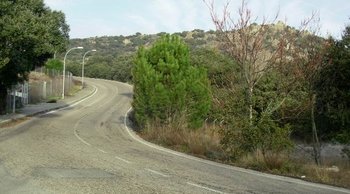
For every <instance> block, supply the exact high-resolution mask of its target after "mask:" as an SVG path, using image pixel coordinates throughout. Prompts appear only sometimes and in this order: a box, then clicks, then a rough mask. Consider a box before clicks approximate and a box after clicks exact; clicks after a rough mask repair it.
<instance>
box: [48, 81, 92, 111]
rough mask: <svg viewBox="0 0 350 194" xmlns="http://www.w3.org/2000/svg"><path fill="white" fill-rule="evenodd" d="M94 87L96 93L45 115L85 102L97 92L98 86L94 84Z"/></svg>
mask: <svg viewBox="0 0 350 194" xmlns="http://www.w3.org/2000/svg"><path fill="white" fill-rule="evenodd" d="M92 87H94V88H95V91H94V93H92V94H90V95H89V96H88V97H86V98H83V99H82V100H79V101H77V102H74V103H73V104H70V105H68V106H66V107H63V108H58V109H57V110H52V111H49V112H47V113H44V114H43V115H48V114H52V113H55V112H58V111H61V110H65V109H67V108H70V107H73V106H76V105H78V104H80V103H82V102H84V101H85V100H87V99H89V98H91V97H92V96H94V95H95V94H96V93H97V91H98V88H96V87H95V86H92Z"/></svg>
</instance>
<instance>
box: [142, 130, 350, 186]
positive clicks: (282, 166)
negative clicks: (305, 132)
mask: <svg viewBox="0 0 350 194" xmlns="http://www.w3.org/2000/svg"><path fill="white" fill-rule="evenodd" d="M140 135H141V136H142V137H143V138H144V139H146V140H148V141H151V142H154V143H156V144H160V145H162V146H165V147H168V148H171V149H174V150H177V151H181V152H185V153H187V154H191V155H195V156H198V157H201V158H207V159H210V160H214V161H218V162H222V163H229V164H231V165H235V166H240V167H243V168H250V169H254V170H258V171H263V172H267V173H272V174H277V175H284V176H289V177H294V178H300V179H304V180H307V181H311V182H318V183H324V184H329V185H335V186H340V187H345V188H349V189H350V162H349V161H346V160H342V161H336V160H328V161H324V165H323V166H317V165H315V164H314V163H312V162H310V161H309V160H306V159H303V158H297V159H295V158H294V159H292V158H290V157H289V154H288V153H278V154H275V153H267V154H265V156H263V154H262V153H261V151H260V150H257V151H256V152H255V153H250V154H246V155H244V156H242V157H241V158H240V159H238V160H236V161H229V160H227V157H226V154H225V151H224V150H223V149H222V147H221V145H220V140H221V137H220V133H219V132H218V130H217V129H215V128H213V127H208V128H201V129H197V130H190V129H186V128H185V127H183V126H175V127H174V126H173V127H169V126H168V127H160V126H156V127H154V126H153V127H147V128H146V129H145V130H143V131H142V132H141V133H140ZM332 166H337V168H339V171H338V172H335V171H334V170H331V169H332V168H331V167H332Z"/></svg>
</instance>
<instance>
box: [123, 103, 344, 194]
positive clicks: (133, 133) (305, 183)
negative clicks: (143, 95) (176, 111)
mask: <svg viewBox="0 0 350 194" xmlns="http://www.w3.org/2000/svg"><path fill="white" fill-rule="evenodd" d="M131 110H132V107H130V108H129V110H128V111H127V112H126V113H125V116H124V126H125V129H126V131H127V132H128V134H129V135H130V136H131V138H132V139H134V140H135V141H138V142H139V143H141V144H144V145H146V146H148V147H151V148H153V149H156V150H159V151H163V152H166V153H169V154H172V155H175V156H179V157H182V158H186V159H189V160H193V161H197V162H201V163H204V164H208V165H212V166H216V167H220V168H225V169H229V170H233V171H237V172H242V173H247V174H251V175H254V176H260V177H264V178H270V179H273V180H279V181H283V182H288V183H294V184H299V185H304V186H310V187H315V188H320V189H327V190H331V191H337V192H342V193H349V194H350V190H348V189H343V188H340V187H334V186H328V185H322V184H317V183H311V182H306V181H304V180H300V179H294V178H289V177H284V176H278V175H273V174H266V173H262V172H258V171H254V170H250V169H243V168H239V167H236V166H230V165H227V164H220V163H216V162H213V161H210V160H204V159H201V158H196V157H194V156H189V155H186V154H184V153H180V152H175V151H173V150H170V149H167V148H163V147H160V146H158V145H155V144H152V143H149V142H147V141H145V140H144V139H142V138H140V137H139V136H137V134H135V132H133V131H131V130H130V129H129V127H128V126H127V124H126V119H127V116H128V114H129V112H130V111H131Z"/></svg>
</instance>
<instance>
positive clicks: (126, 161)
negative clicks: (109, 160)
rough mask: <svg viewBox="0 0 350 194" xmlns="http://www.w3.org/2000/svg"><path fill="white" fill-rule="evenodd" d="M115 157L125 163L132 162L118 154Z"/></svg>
mask: <svg viewBox="0 0 350 194" xmlns="http://www.w3.org/2000/svg"><path fill="white" fill-rule="evenodd" d="M115 158H116V159H118V160H120V161H123V162H125V163H127V164H131V163H132V162H130V161H128V160H125V159H123V158H121V157H118V156H115Z"/></svg>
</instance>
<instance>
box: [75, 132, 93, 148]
mask: <svg viewBox="0 0 350 194" xmlns="http://www.w3.org/2000/svg"><path fill="white" fill-rule="evenodd" d="M74 135H75V137H77V138H78V139H79V140H80V141H81V142H83V143H84V144H86V145H88V146H91V144H89V143H88V142H86V141H85V140H84V139H83V138H81V137H80V136H79V135H78V134H77V131H76V129H74Z"/></svg>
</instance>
